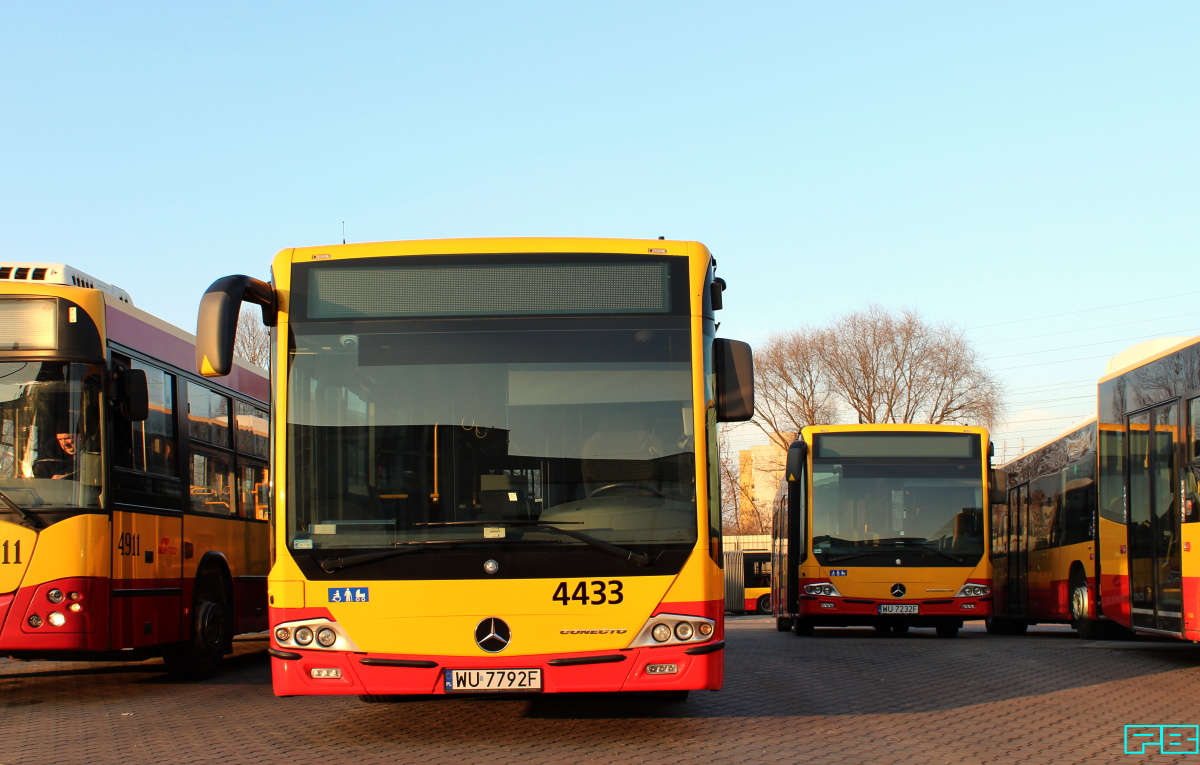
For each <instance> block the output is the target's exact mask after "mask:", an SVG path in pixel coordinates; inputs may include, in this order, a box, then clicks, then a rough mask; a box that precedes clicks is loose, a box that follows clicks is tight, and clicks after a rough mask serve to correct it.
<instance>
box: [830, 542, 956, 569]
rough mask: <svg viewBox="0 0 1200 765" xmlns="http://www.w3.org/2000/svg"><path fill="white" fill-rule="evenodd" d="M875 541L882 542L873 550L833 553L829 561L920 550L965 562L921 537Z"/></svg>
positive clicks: (835, 561) (834, 561)
mask: <svg viewBox="0 0 1200 765" xmlns="http://www.w3.org/2000/svg"><path fill="white" fill-rule="evenodd" d="M873 541H875V542H877V543H880V544H879V545H878V546H877V547H876V548H875V549H873V550H862V551H861V552H853V553H846V554H844V555H833V556H830V557H829V562H830V563H837V562H839V561H843V560H850V559H851V558H861V557H862V556H864V555H891V554H893V553H907V552H918V551H919V552H923V553H933V554H934V555H940V556H942V557H943V558H947V559H949V560H952V561H954V562H955V563H958V564H962V562H963V561H962V558H959V557H957V556H954V555H951V554H950V553H947V552H942V551H941V550H939V549H937V548H936V547H929V546H927V545H926V542H927V541H928V540H925V539H921V538H919V537H894V538H892V539H876V540H873ZM884 544H888V545H898V546H899V548H900V549H898V550H895V549H893V550H888V549H884Z"/></svg>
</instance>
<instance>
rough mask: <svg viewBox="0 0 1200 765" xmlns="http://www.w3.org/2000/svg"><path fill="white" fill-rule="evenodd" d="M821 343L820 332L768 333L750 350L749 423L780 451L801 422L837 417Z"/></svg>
mask: <svg viewBox="0 0 1200 765" xmlns="http://www.w3.org/2000/svg"><path fill="white" fill-rule="evenodd" d="M823 343H824V337H823V335H822V333H821V332H820V331H817V330H811V329H802V330H793V331H791V332H784V333H780V334H776V335H772V336H771V337H770V338H769V339H768V340H767V343H766V345H765V346H763V347H761V348H758V349H756V350H755V352H754V410H755V414H756V417H755V420H754V422H755V423H756V424H757V425H758V426H759V427H760V428H762V430H763V432H764V433H766V435H767V437H768V438H769V439H771V443H773V444H775V445H776V446H778V447H779V448H780V449H782V450H783V451H785V452H786V451H787V448H788V446H789V444H790V443H791V439H792V438H794V437H795V435H796V434H797V433H799V432H800V429H801V428H802V427H804V426H805V425H813V424H816V423H818V422H836V421H837V413H838V404H837V401H836V398H835V395H834V391H833V389H832V388H831V387H830V384H829V383H830V381H829V377H828V375H826V374H825V371H824V362H823V359H822V344H823Z"/></svg>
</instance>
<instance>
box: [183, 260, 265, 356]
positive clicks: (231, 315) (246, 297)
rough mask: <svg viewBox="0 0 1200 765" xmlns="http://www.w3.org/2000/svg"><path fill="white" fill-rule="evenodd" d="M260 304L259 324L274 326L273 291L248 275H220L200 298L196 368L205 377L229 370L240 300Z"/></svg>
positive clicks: (240, 307)
mask: <svg viewBox="0 0 1200 765" xmlns="http://www.w3.org/2000/svg"><path fill="white" fill-rule="evenodd" d="M243 302H246V303H255V304H256V305H259V306H262V318H263V324H266V325H267V326H268V327H273V326H275V320H276V318H277V315H278V309H277V303H276V300H275V290H274V288H273V287H271V285H269V284H267V283H266V282H264V281H261V280H259V279H255V278H253V277H250V276H241V275H238V276H223V277H221V278H220V279H217V280H216V281H215V282H213V283H212V284H211V285H210V286H209V288H208V289H207V290H206V291H205V293H204V297H202V298H200V313H199V315H198V316H197V317H196V369H197V370H199V372H200V374H202V375H204V376H205V377H224V376H225V375H227V374H229V373H230V371H232V370H233V341H234V338H235V337H236V336H237V323H238V316H239V315H240V314H241V312H242V303H243Z"/></svg>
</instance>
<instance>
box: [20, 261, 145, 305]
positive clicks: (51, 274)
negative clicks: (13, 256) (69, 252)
mask: <svg viewBox="0 0 1200 765" xmlns="http://www.w3.org/2000/svg"><path fill="white" fill-rule="evenodd" d="M0 281H9V282H29V283H32V282H41V283H42V284H61V285H64V286H67V287H84V288H86V289H93V290H100V291H101V292H105V293H107V294H109V295H112V296H113V297H115V298H116V299H117V300H120V301H121V302H123V303H129V304H130V305H133V298H131V297H129V293H128V292H126V291H125V290H123V289H121V288H120V287H117V286H115V285H112V284H109V283H108V282H106V281H102V280H100V279H97V278H96V277H94V276H91V275H89V274H85V273H84V272H83V271H80V270H79V269H78V268H74V267H73V266H69V265H67V264H66V263H23V262H19V261H0Z"/></svg>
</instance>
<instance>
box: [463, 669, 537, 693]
mask: <svg viewBox="0 0 1200 765" xmlns="http://www.w3.org/2000/svg"><path fill="white" fill-rule="evenodd" d="M445 673H446V674H445V677H446V693H487V692H489V691H506V692H510V693H511V692H520V691H540V690H542V670H540V669H447V670H445Z"/></svg>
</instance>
